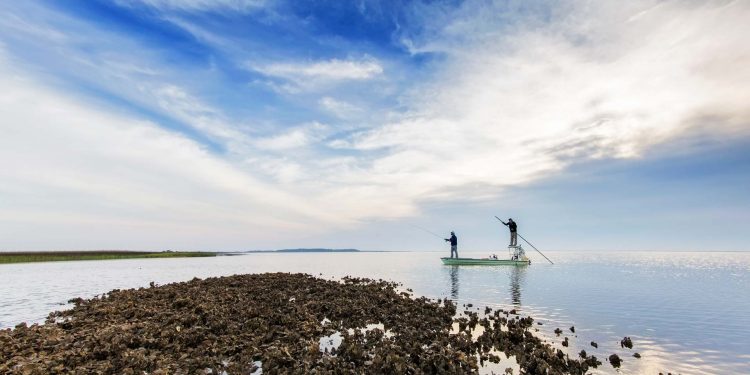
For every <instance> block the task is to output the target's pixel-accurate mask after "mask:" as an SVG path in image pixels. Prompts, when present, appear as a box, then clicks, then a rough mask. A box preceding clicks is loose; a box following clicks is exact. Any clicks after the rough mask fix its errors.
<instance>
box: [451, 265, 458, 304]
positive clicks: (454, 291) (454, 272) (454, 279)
mask: <svg viewBox="0 0 750 375" xmlns="http://www.w3.org/2000/svg"><path fill="white" fill-rule="evenodd" d="M450 267H451V269H450V275H451V299H452V300H453V301H457V300H458V266H450Z"/></svg>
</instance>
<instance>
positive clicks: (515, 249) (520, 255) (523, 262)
mask: <svg viewBox="0 0 750 375" xmlns="http://www.w3.org/2000/svg"><path fill="white" fill-rule="evenodd" d="M508 255H510V259H497V257H496V256H494V255H493V256H492V257H489V258H440V260H441V261H442V262H443V264H445V265H447V266H528V265H529V264H531V259H529V258H527V257H526V252H525V251H524V250H523V247H521V245H514V246H508Z"/></svg>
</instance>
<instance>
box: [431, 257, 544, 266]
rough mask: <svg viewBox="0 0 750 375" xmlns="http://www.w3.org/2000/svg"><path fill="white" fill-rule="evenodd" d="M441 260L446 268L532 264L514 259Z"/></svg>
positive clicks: (443, 258)
mask: <svg viewBox="0 0 750 375" xmlns="http://www.w3.org/2000/svg"><path fill="white" fill-rule="evenodd" d="M440 260H441V261H442V262H443V264H444V265H446V266H460V265H467V266H470V265H509V266H526V265H529V264H531V260H513V259H487V258H449V257H441V258H440Z"/></svg>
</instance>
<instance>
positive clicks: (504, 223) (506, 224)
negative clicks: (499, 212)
mask: <svg viewBox="0 0 750 375" xmlns="http://www.w3.org/2000/svg"><path fill="white" fill-rule="evenodd" d="M500 222H501V223H503V225H505V226H506V227H507V226H508V223H506V222H504V221H502V220H500Z"/></svg>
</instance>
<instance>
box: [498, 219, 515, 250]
mask: <svg viewBox="0 0 750 375" xmlns="http://www.w3.org/2000/svg"><path fill="white" fill-rule="evenodd" d="M500 222H501V223H503V224H505V226H506V227H508V229H510V246H517V245H518V238H516V237H517V236H518V234H517V230H518V225H517V224H516V222H515V221H513V219H511V218H508V222H507V223H506V222H504V221H502V220H500Z"/></svg>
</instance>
